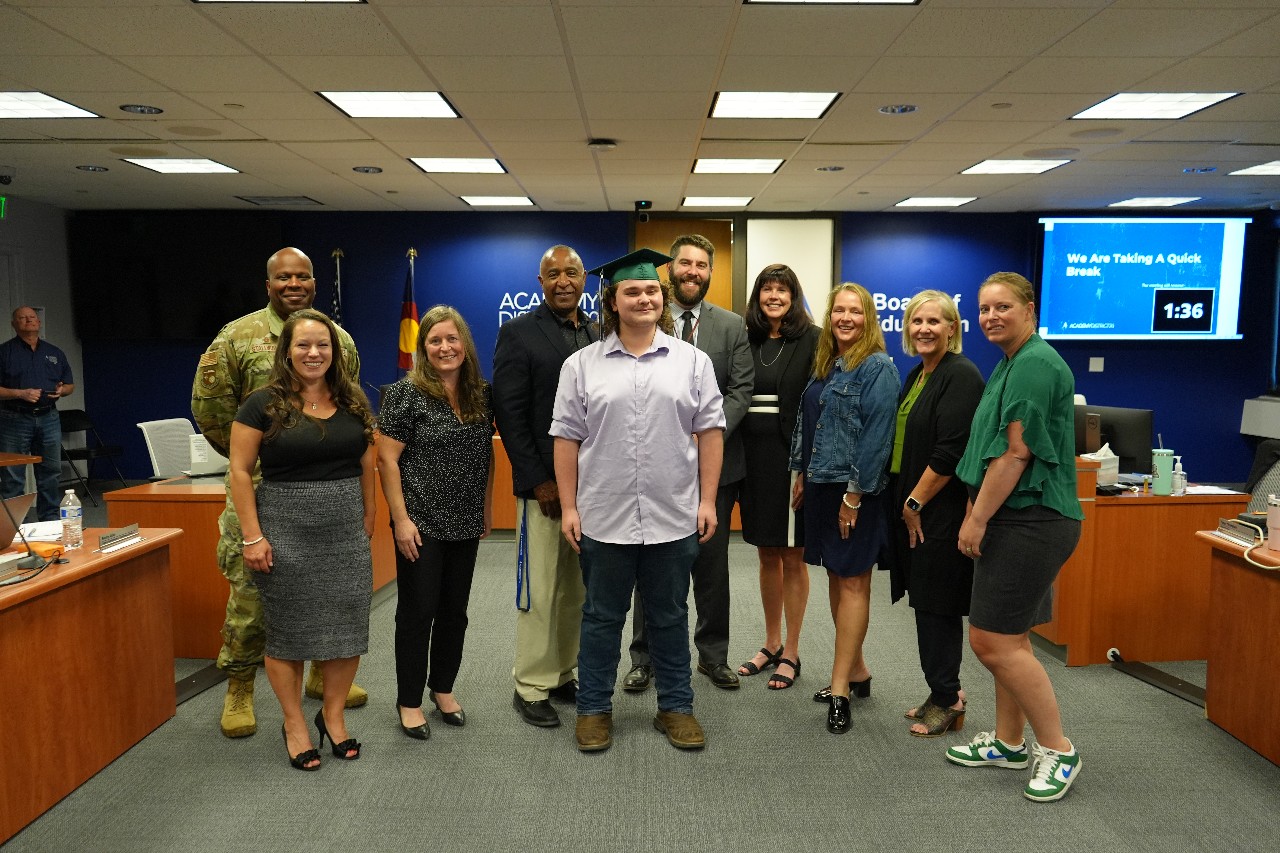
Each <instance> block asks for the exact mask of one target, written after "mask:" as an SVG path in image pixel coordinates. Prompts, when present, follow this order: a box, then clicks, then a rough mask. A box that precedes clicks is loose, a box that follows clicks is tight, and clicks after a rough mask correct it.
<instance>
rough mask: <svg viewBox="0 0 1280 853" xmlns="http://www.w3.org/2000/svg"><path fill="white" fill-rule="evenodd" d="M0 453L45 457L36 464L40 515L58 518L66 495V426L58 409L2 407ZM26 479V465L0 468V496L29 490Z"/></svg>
mask: <svg viewBox="0 0 1280 853" xmlns="http://www.w3.org/2000/svg"><path fill="white" fill-rule="evenodd" d="M0 453H26V454H31V455H33V456H39V457H41V459H42V461H40V462H37V463H36V464H35V474H36V518H38V519H39V520H41V521H57V519H58V502H59V501H60V500H61V499H62V490H61V488H60V484H61V481H62V426H61V423H60V422H59V420H58V411H57V409H50V410H49V411H47V412H45V413H44V414H40V415H28V414H25V413H23V412H13V411H4V410H0ZM26 480H27V472H26V467H25V466H23V465H10V466H7V467H4V468H0V497H3V498H16V497H17V496H18V495H20V494H22V493H23V492H24V491H25V490H26ZM18 521H22V519H18Z"/></svg>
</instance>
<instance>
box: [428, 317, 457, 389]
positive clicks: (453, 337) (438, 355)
mask: <svg viewBox="0 0 1280 853" xmlns="http://www.w3.org/2000/svg"><path fill="white" fill-rule="evenodd" d="M422 345H423V348H424V349H425V350H426V352H427V362H428V363H429V364H430V365H431V366H432V367H434V368H435V370H436V373H438V374H440V378H441V379H446V378H448V377H451V376H457V375H458V371H459V370H461V369H462V364H463V362H465V361H466V360H467V350H466V348H465V347H464V346H463V343H462V335H461V334H459V333H458V327H457V326H456V325H455V324H454V322H453V321H452V320H441V321H440V322H439V323H436V324H435V325H434V326H432V327H431V328H430V329H427V334H426V335H425V336H424V337H423V339H422Z"/></svg>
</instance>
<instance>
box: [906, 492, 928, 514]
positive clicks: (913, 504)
mask: <svg viewBox="0 0 1280 853" xmlns="http://www.w3.org/2000/svg"><path fill="white" fill-rule="evenodd" d="M907 509H909V510H911V511H912V512H919V511H920V510H922V509H924V504H922V503H920V501H918V500H916V499H915V498H913V497H911V496H910V495H907Z"/></svg>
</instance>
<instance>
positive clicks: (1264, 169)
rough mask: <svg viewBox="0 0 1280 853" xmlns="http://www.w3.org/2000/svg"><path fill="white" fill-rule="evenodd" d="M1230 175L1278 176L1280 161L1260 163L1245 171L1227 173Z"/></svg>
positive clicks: (1238, 170)
mask: <svg viewBox="0 0 1280 853" xmlns="http://www.w3.org/2000/svg"><path fill="white" fill-rule="evenodd" d="M1228 174H1230V175H1280V160H1272V161H1271V162H1270V163H1261V164H1259V165H1257V166H1250V167H1249V168H1247V169H1237V170H1236V171H1234V172H1228Z"/></svg>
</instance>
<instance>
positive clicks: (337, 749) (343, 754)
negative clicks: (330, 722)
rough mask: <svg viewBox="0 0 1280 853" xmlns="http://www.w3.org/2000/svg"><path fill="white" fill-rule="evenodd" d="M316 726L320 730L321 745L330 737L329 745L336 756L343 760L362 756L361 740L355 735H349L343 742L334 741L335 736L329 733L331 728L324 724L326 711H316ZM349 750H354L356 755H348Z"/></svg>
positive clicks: (352, 759) (353, 759) (351, 759)
mask: <svg viewBox="0 0 1280 853" xmlns="http://www.w3.org/2000/svg"><path fill="white" fill-rule="evenodd" d="M316 728H317V729H319V730H320V746H321V747H322V748H323V747H324V739H325V738H326V737H328V738H329V747H330V748H331V749H332V750H333V757H334V758H341V759H342V760H343V761H355V760H356V759H357V758H359V757H360V742H359V741H358V740H356V739H355V738H353V737H349V738H347V739H346V740H344V741H343V742H342V743H334V741H333V736H332V735H330V734H329V729H328V728H326V727H325V724H324V711H316ZM348 752H354V753H355V755H347V753H348Z"/></svg>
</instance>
